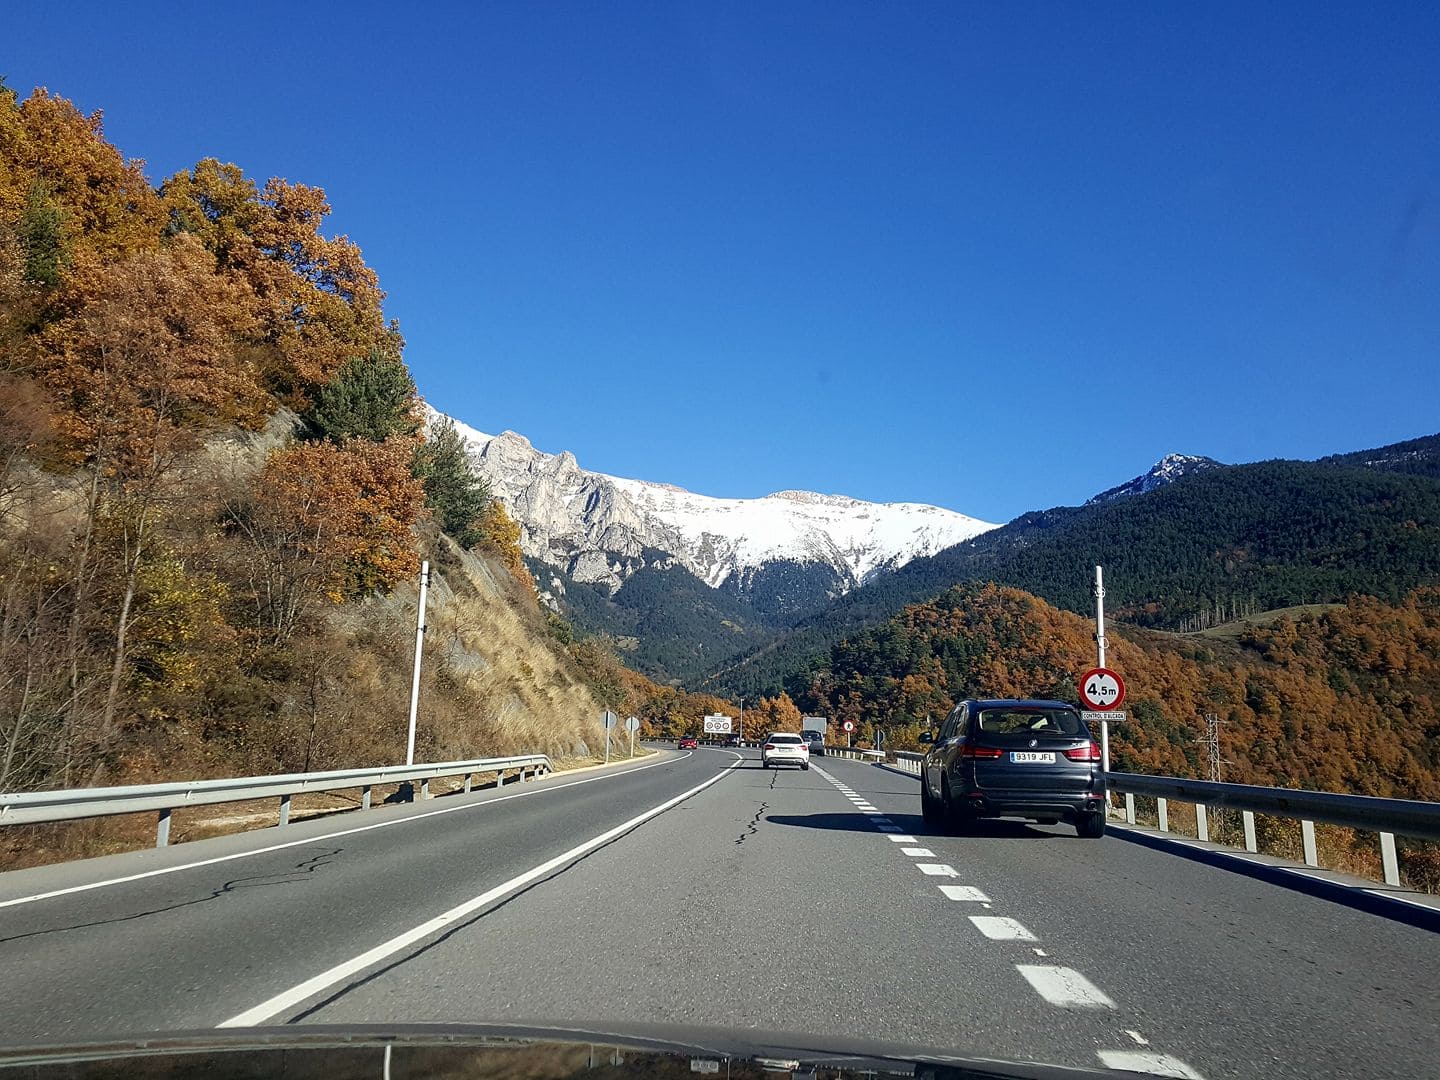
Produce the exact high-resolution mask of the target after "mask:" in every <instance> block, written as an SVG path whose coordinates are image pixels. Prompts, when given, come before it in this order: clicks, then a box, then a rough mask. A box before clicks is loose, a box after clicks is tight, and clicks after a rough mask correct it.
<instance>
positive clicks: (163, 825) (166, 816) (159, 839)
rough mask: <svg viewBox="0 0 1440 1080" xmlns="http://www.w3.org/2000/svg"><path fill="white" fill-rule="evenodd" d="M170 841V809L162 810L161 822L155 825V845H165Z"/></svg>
mask: <svg viewBox="0 0 1440 1080" xmlns="http://www.w3.org/2000/svg"><path fill="white" fill-rule="evenodd" d="M168 843H170V811H169V810H168V809H166V810H161V811H160V822H159V824H158V825H156V826H155V846H156V847H164V846H165V845H166V844H168Z"/></svg>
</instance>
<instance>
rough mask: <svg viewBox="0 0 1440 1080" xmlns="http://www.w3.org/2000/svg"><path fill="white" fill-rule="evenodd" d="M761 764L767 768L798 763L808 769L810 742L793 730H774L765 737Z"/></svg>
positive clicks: (761, 752)
mask: <svg viewBox="0 0 1440 1080" xmlns="http://www.w3.org/2000/svg"><path fill="white" fill-rule="evenodd" d="M760 765H761V767H762V768H766V769H769V768H774V767H777V766H780V765H798V766H800V768H802V769H805V770H807V771H808V770H809V768H810V744H809V743H807V742H806V741H805V740H804V739H802V738H801V737H800V736H799V735H796V734H794V733H793V732H788V731H776V732H772V733H771V734H770V735H767V736H766V737H765V746H764V748H763V749H762V750H761V751H760Z"/></svg>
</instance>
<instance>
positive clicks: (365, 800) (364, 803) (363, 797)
mask: <svg viewBox="0 0 1440 1080" xmlns="http://www.w3.org/2000/svg"><path fill="white" fill-rule="evenodd" d="M360 809H361V810H369V809H370V785H369V784H366V785H365V786H364V787H363V788H361V789H360Z"/></svg>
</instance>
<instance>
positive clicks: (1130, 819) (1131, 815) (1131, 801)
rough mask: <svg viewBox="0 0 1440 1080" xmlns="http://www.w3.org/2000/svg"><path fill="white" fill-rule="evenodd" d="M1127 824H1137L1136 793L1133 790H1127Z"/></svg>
mask: <svg viewBox="0 0 1440 1080" xmlns="http://www.w3.org/2000/svg"><path fill="white" fill-rule="evenodd" d="M1125 824H1127V825H1134V824H1135V793H1134V792H1133V791H1127V792H1125Z"/></svg>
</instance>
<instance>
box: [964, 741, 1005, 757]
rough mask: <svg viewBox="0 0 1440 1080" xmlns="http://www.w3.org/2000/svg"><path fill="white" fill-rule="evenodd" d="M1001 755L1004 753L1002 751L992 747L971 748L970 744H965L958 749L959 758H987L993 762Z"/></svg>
mask: <svg viewBox="0 0 1440 1080" xmlns="http://www.w3.org/2000/svg"><path fill="white" fill-rule="evenodd" d="M1003 753H1005V751H1004V750H1000V749H997V748H996V747H993V746H972V745H971V744H970V743H965V744H963V745H962V746H961V747H960V756H961V757H968V758H989V759H992V760H993V759H994V758H998V757H999V756H1000V755H1001V754H1003Z"/></svg>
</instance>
